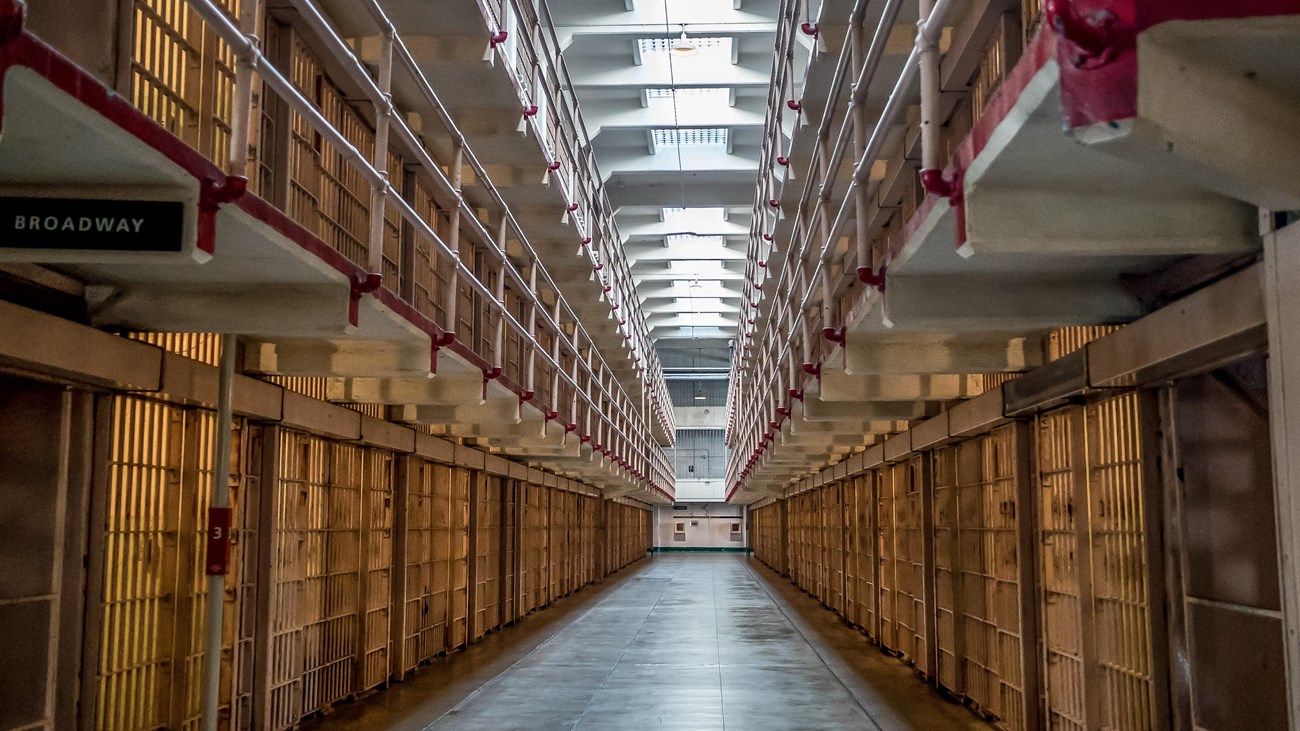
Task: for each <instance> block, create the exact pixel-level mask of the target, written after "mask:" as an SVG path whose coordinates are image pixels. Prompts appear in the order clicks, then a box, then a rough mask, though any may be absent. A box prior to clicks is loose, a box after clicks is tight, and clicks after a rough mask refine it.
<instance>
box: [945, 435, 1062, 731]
mask: <svg viewBox="0 0 1300 731" xmlns="http://www.w3.org/2000/svg"><path fill="white" fill-rule="evenodd" d="M1015 430H1016V432H1015V444H1016V451H1015V479H1016V518H1017V519H1016V552H1017V553H1016V558H1017V561H1016V588H1017V589H1018V591H1019V594H1020V597H1019V600H1020V606H1019V607H1018V609H1019V620H1020V677H1021V678H1022V679H1023V682H1024V688H1023V690H1024V694H1025V719H1024V722H1025V728H1041V727H1042V724H1043V722H1042V714H1043V711H1042V705H1043V701H1042V691H1041V690H1040V688H1041V682H1040V677H1039V674H1040V669H1041V667H1042V655H1041V654H1040V652H1039V646H1038V635H1039V616H1038V608H1039V607H1040V606H1042V596H1043V595H1042V592H1040V591H1039V587H1038V548H1037V546H1038V541H1037V536H1038V522H1037V516H1038V510H1037V509H1036V508H1035V506H1034V480H1035V474H1034V442H1033V422H1031V421H1017V422H1016V425H1015ZM953 512H954V514H956V513H957V512H958V511H957V502H956V487H955V486H954V489H953ZM957 535H958V534H957V531H953V542H952V543H953V553H952V557H953V561H954V563H953V571H954V572H955V573H956V577H957V579H956V580H955V581H954V582H953V595H954V596H956V597H960V596H962V595H961V593H959V592H960V591H961V586H960V576H961V569H960V566H961V564H959V563H956V561H957V560H958V559H959V541H958V540H957ZM960 619H961V618H960V616H959V615H956V614H955V615H954V621H956V626H957V628H958V629H957V631H958V633H959V634H958V637H959V640H958V642H959V647H960V650H959V653H964V652H965V639H966V638H965V636H964V633H963V632H962V630H961V629H960V628H961V625H962V623H961V621H960ZM961 658H962V655H961V654H958V656H957V665H958V667H961V666H962V660H961ZM962 682H963V683H964V682H965V678H964V677H963V679H962ZM962 687H963V688H965V685H963V686H962Z"/></svg>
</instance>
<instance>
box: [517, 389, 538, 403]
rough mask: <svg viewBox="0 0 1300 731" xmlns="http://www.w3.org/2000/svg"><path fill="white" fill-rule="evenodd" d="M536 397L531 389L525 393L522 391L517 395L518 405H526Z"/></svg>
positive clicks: (535, 393)
mask: <svg viewBox="0 0 1300 731" xmlns="http://www.w3.org/2000/svg"><path fill="white" fill-rule="evenodd" d="M536 395H537V392H536V391H533V390H532V389H528V390H527V391H524V392H523V393H521V394H519V403H521V404H526V403H528V402H529V401H532V400H533V397H534V396H536Z"/></svg>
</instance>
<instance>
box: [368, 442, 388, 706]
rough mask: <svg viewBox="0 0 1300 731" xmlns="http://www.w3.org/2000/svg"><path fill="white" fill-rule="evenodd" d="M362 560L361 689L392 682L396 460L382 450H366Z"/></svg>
mask: <svg viewBox="0 0 1300 731" xmlns="http://www.w3.org/2000/svg"><path fill="white" fill-rule="evenodd" d="M363 456H364V458H365V465H364V473H363V480H364V484H363V495H362V500H363V509H364V511H365V512H364V515H363V528H362V535H361V538H362V548H361V551H362V556H363V557H364V561H365V565H366V571H365V576H364V577H363V587H362V588H363V591H364V596H363V598H362V599H363V610H364V612H365V621H364V623H363V625H362V626H363V628H364V632H365V634H364V635H363V637H362V648H361V649H362V657H361V689H362V690H366V689H369V688H374V687H377V686H379V685H382V684H384V683H386V682H387V681H388V671H389V664H390V660H389V654H388V653H389V646H388V643H389V638H390V635H389V626H390V625H389V620H390V616H389V612H390V608H391V606H392V598H393V597H392V585H393V584H392V571H393V484H394V480H395V477H396V460H395V459H394V457H393V454H392V453H390V452H385V451H383V450H380V449H366V450H364V455H363Z"/></svg>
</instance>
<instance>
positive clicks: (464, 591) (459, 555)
mask: <svg viewBox="0 0 1300 731" xmlns="http://www.w3.org/2000/svg"><path fill="white" fill-rule="evenodd" d="M447 472H448V478H449V480H450V505H451V525H452V531H453V532H452V536H451V591H450V594H449V598H450V604H449V610H448V611H449V614H448V618H447V621H448V626H449V627H450V635H449V638H448V645H449V646H450V647H453V648H455V647H463V646H464V645H465V644H467V643H468V641H469V630H470V628H469V621H470V614H469V561H470V545H469V530H468V528H469V511H470V502H469V481H470V479H471V478H472V476H471V474H470V471H469V470H467V469H464V468H462V467H449V468H447Z"/></svg>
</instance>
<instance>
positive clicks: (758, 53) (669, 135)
mask: <svg viewBox="0 0 1300 731" xmlns="http://www.w3.org/2000/svg"><path fill="white" fill-rule="evenodd" d="M551 11H552V15H553V17H554V20H555V23H556V32H557V33H558V35H559V37H560V38H561V43H562V45H564V57H565V60H566V63H567V65H568V67H569V69H570V71H571V73H572V76H573V82H574V86H575V91H576V94H577V98H578V102H579V104H581V105H582V109H583V116H584V117H585V119H586V122H587V126H588V129H589V131H590V133H591V135H592V139H593V142H592V145H593V148H594V150H595V153H596V160H597V163H598V164H599V165H600V168H601V170H602V171H603V173H604V175H605V176H606V182H607V184H608V190H609V196H610V199H611V201H612V202H613V204H614V206H615V207H616V209H617V213H616V216H617V219H618V226H619V230H620V231H621V232H622V235H623V238H624V241H623V245H624V248H625V250H626V253H627V257H628V261H629V264H630V265H631V267H632V274H633V278H634V279H635V280H636V282H637V292H638V294H639V295H640V297H641V299H642V303H643V305H644V307H645V312H646V316H647V319H648V321H649V322H648V324H649V325H650V328H651V336H652V337H653V338H654V339H655V340H656V341H668V340H670V339H671V341H673V342H682V341H683V340H691V339H718V338H727V337H730V336H731V334H732V333H734V331H735V324H736V319H737V317H738V315H739V312H740V310H741V307H743V306H744V297H745V295H746V293H747V292H746V288H747V287H748V286H749V285H748V284H747V283H746V282H745V279H744V269H745V266H744V264H745V252H746V244H747V239H748V236H749V229H750V217H751V214H752V206H753V201H754V181H755V179H756V178H757V174H758V160H759V149H760V148H759V146H760V143H761V134H762V127H763V121H764V116H765V110H766V102H767V87H768V82H769V77H770V72H771V64H772V47H773V43H774V42H775V33H776V23H775V17H776V12H777V7H776V0H553V1H552V3H551ZM683 31H685V32H686V33H687V37H688V39H690V40H689V44H690V45H691V46H693V47H695V48H696V49H697V51H696V53H695V54H693V55H690V56H681V55H678V54H673V53H671V51H670V49H671V47H672V45H673V44H674V42H676V41H678V39H679V38H680V36H681V34H682V32H683ZM664 344H665V345H666V344H667V343H666V342H665V343H664Z"/></svg>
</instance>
